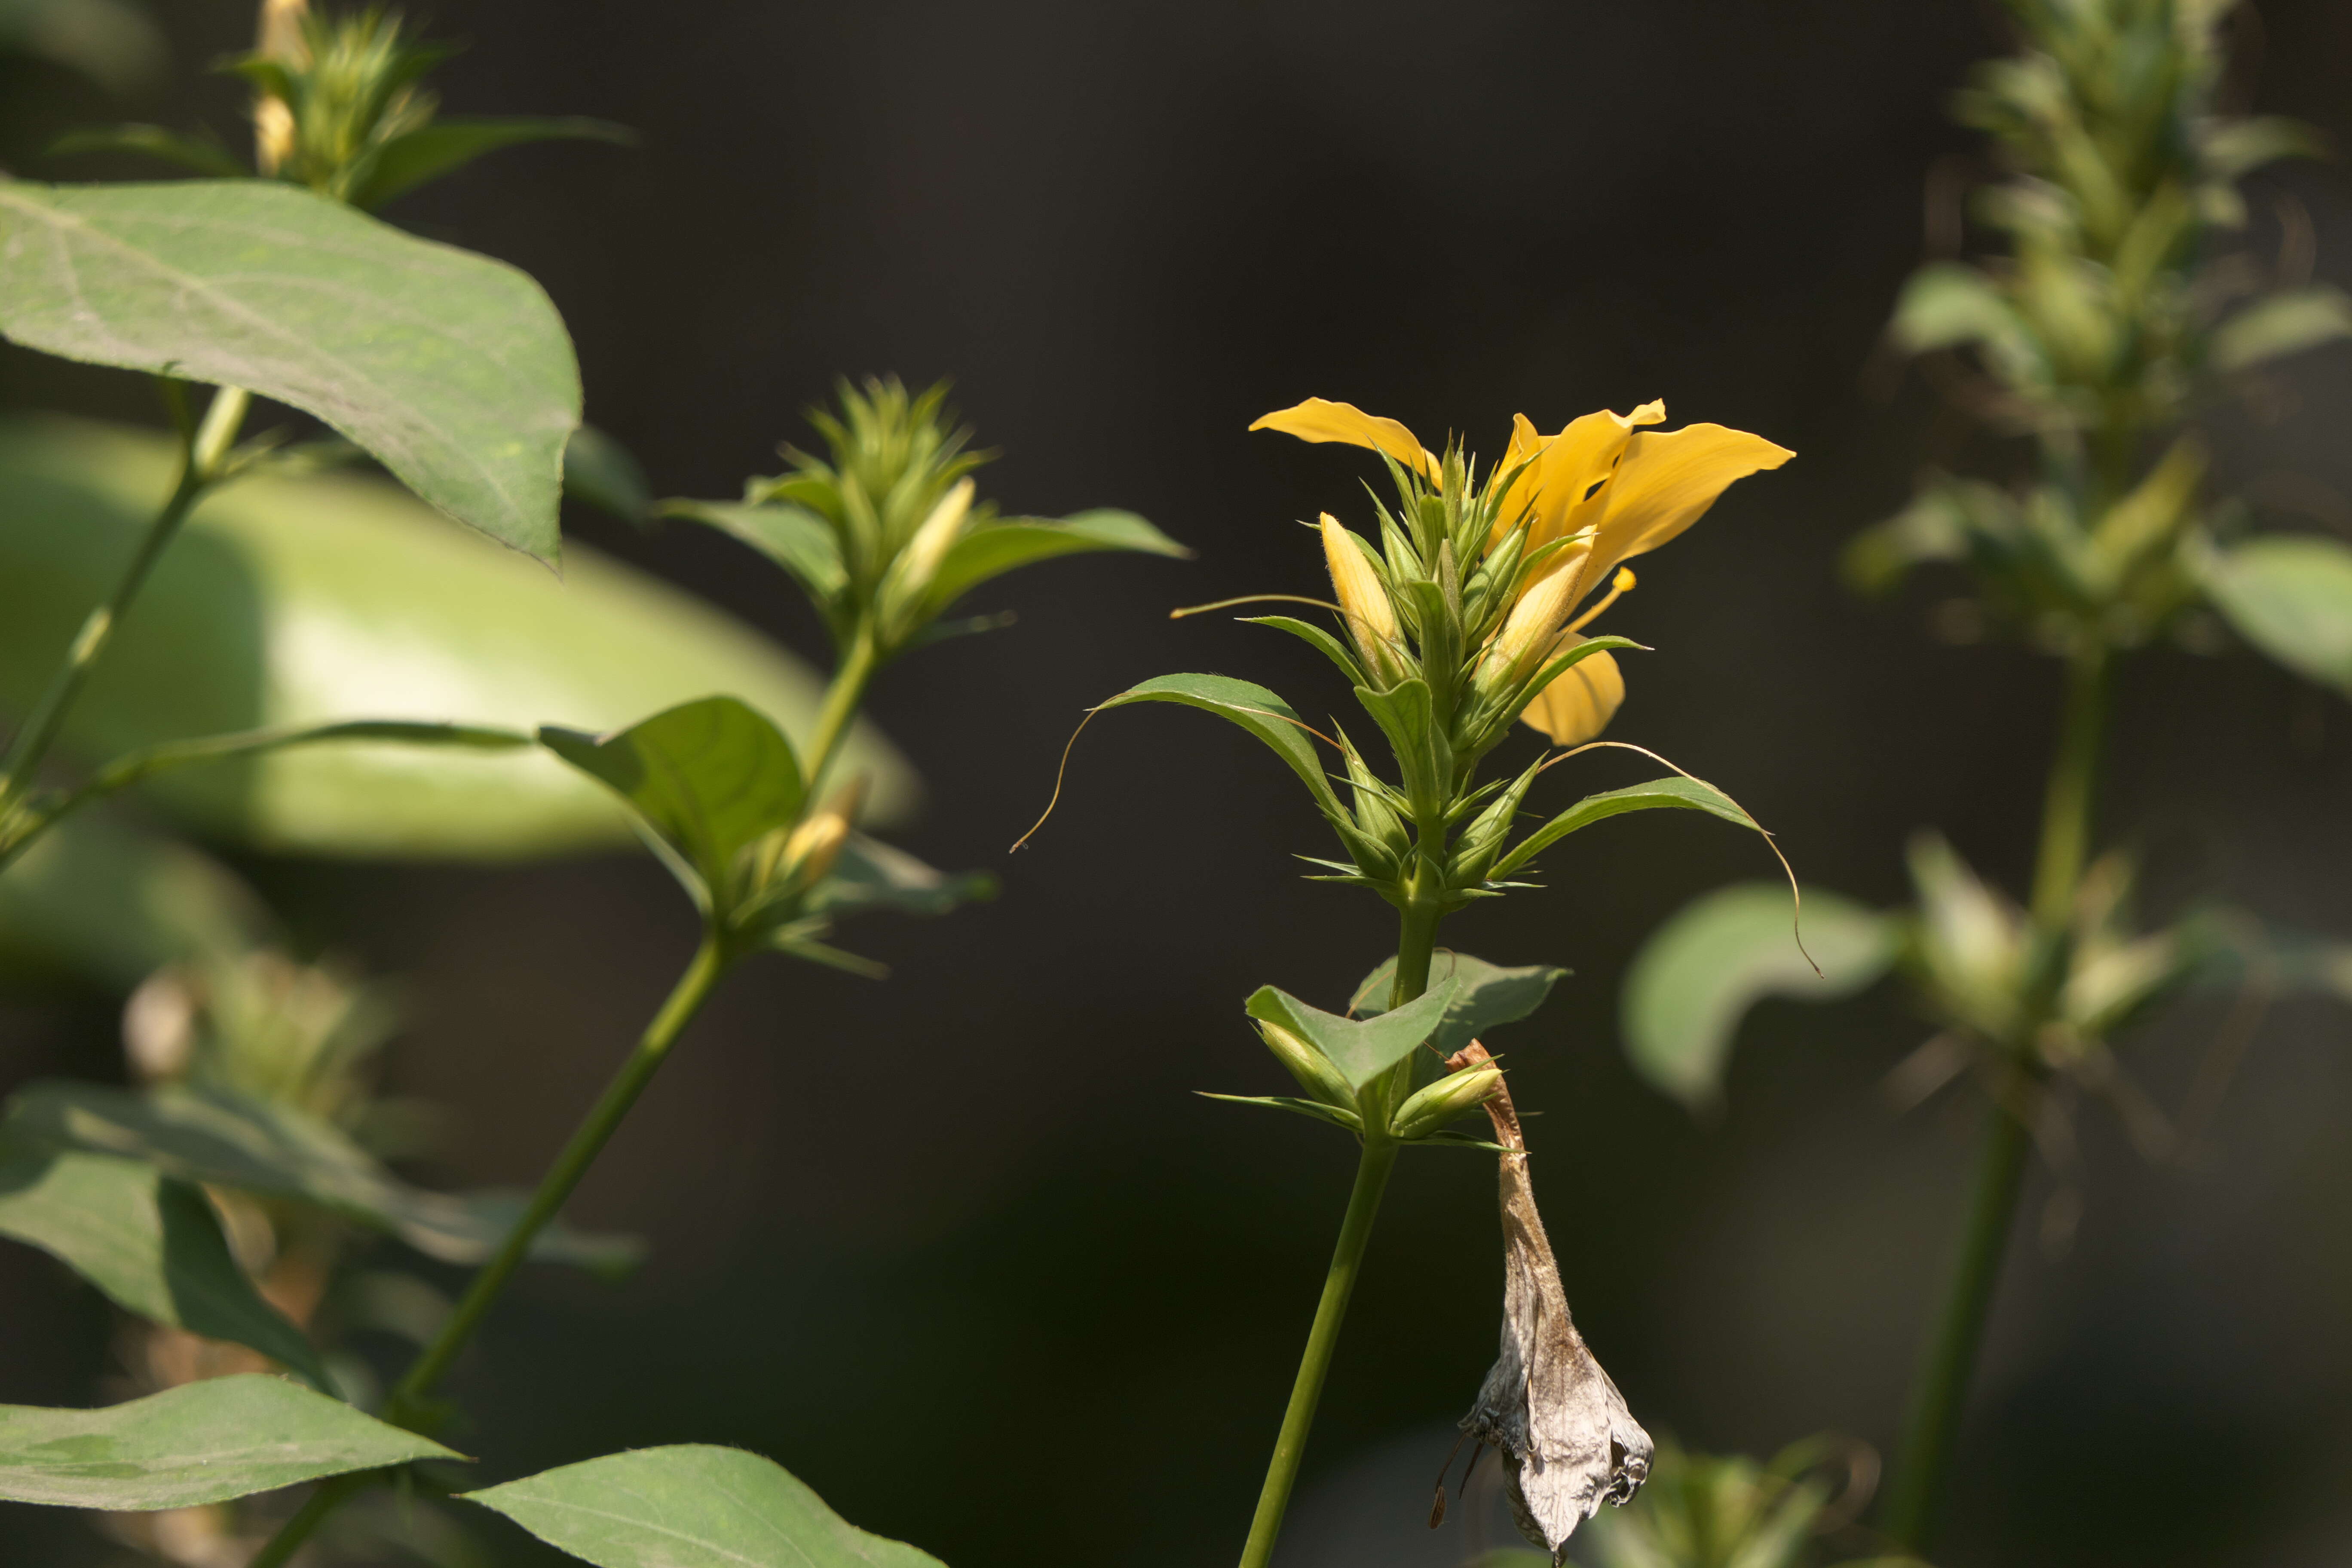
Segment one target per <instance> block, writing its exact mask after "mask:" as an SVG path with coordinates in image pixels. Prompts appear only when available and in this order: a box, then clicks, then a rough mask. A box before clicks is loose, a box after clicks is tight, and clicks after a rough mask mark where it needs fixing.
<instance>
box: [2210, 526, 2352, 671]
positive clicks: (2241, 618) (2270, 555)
mask: <svg viewBox="0 0 2352 1568" xmlns="http://www.w3.org/2000/svg"><path fill="white" fill-rule="evenodd" d="M2202 576H2203V579H2204V584H2205V591H2206V593H2207V594H2208V595H2210V596H2211V597H2212V600H2213V604H2214V605H2215V607H2216V608H2218V609H2219V610H2220V611H2221V614H2222V615H2223V616H2226V617H2227V618H2228V620H2229V622H2230V624H2231V626H2234V627H2236V628H2237V631H2238V635H2239V636H2241V637H2244V638H2245V639H2246V640H2247V641H2248V642H2250V643H2252V644H2253V645H2254V647H2258V648H2260V649H2261V650H2262V651H2263V653H2265V654H2268V655H2269V656H2270V657H2271V658H2274V659H2276V660H2277V661H2278V662H2279V663H2281V664H2283V665H2284V666H2286V667H2287V668H2289V669H2291V670H2294V672H2295V673H2296V674H2297V675H2301V676H2304V677H2305V678H2306V679H2312V680H2316V681H2319V682H2321V683H2322V684H2324V685H2327V686H2333V687H2335V688H2336V689H2337V690H2339V691H2344V692H2347V693H2352V547H2347V546H2346V545H2345V544H2343V543H2342V542H2340V541H2337V540H2334V539H2325V538H2321V537H2319V536H2317V535H2315V534H2271V535H2268V536H2266V537H2264V538H2261V539H2255V540H2252V541H2250V542H2247V543H2244V544H2241V545H2239V546H2238V547H2237V548H2235V549H2233V550H2224V551H2215V552H2210V553H2209V554H2208V555H2207V556H2206V558H2205V560H2204V562H2203V563H2202Z"/></svg>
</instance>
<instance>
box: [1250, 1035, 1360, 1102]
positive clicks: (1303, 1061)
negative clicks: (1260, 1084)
mask: <svg viewBox="0 0 2352 1568" xmlns="http://www.w3.org/2000/svg"><path fill="white" fill-rule="evenodd" d="M1257 1032H1258V1034H1259V1035H1260V1036H1261V1037H1264V1039H1265V1048H1266V1049H1267V1050H1269V1051H1272V1052H1273V1053H1274V1059H1275V1060H1276V1061H1278V1062H1280V1063H1281V1064H1282V1066H1283V1068H1284V1070H1285V1071H1286V1072H1288V1073H1289V1074H1290V1076H1291V1077H1293V1078H1295V1079H1297V1080H1298V1087H1299V1088H1301V1089H1305V1090H1306V1091H1307V1093H1309V1094H1311V1095H1313V1096H1314V1097H1315V1098H1316V1099H1318V1100H1321V1101H1322V1102H1323V1103H1324V1104H1326V1105H1336V1106H1338V1107H1339V1109H1341V1110H1355V1109H1356V1091H1355V1089H1353V1088H1351V1087H1350V1086H1349V1082H1348V1080H1347V1079H1345V1078H1343V1077H1341V1076H1340V1073H1339V1068H1336V1067H1333V1066H1332V1065H1331V1058H1329V1057H1327V1056H1325V1055H1324V1054H1323V1053H1322V1052H1321V1051H1318V1050H1317V1049H1316V1048H1315V1047H1313V1046H1311V1045H1308V1044H1307V1042H1306V1041H1305V1040H1302V1039H1300V1038H1299V1037H1297V1035H1294V1034H1292V1033H1291V1032H1290V1031H1289V1030H1287V1029H1286V1028H1284V1027H1283V1026H1281V1025H1279V1024H1267V1023H1263V1022H1261V1023H1260V1024H1259V1025H1258V1026H1257Z"/></svg>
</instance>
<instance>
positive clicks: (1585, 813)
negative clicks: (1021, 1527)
mask: <svg viewBox="0 0 2352 1568" xmlns="http://www.w3.org/2000/svg"><path fill="white" fill-rule="evenodd" d="M1662 806H1671V807H1674V808H1676V809H1679V810H1683V811H1703V812H1706V814H1707V815H1708V816H1719V817H1721V818H1722V819H1723V820H1724V821H1726V822H1730V823H1736V824H1738V826H1741V827H1746V828H1750V829H1753V830H1754V831H1756V832H1758V833H1762V832H1763V831H1764V829H1763V828H1761V827H1759V826H1757V822H1756V819H1755V818H1754V817H1752V816H1748V813H1746V812H1745V811H1742V810H1741V809H1740V807H1739V803H1738V801H1736V800H1734V799H1732V798H1731V797H1730V796H1729V795H1726V794H1724V793H1723V792H1722V791H1721V790H1719V789H1717V788H1716V787H1715V786H1714V785H1713V784H1708V783H1707V782H1706V780H1704V779H1692V778H1684V777H1682V776H1680V775H1679V774H1678V775H1676V776H1675V777H1673V778H1664V779H1652V780H1651V781H1650V782H1649V783H1648V784H1632V785H1628V786H1627V787H1626V788H1624V789H1612V790H1609V791H1607V792H1605V793H1603V794H1601V795H1586V796H1585V797H1584V798H1583V799H1582V800H1580V801H1578V802H1577V803H1576V804H1575V805H1571V806H1570V807H1569V808H1568V809H1567V810H1566V811H1563V812H1561V813H1560V814H1559V816H1555V817H1553V818H1552V819H1551V820H1550V821H1549V822H1547V823H1545V824H1544V825H1543V826H1541V827H1538V828H1537V829H1536V830H1535V831H1534V832H1533V833H1530V834H1528V836H1527V837H1525V838H1523V839H1521V840H1520V841H1519V843H1518V845H1517V847H1515V848H1513V849H1512V850H1511V852H1510V853H1509V854H1507V855H1506V856H1504V857H1503V858H1502V859H1500V860H1499V861H1497V862H1496V865H1495V869H1494V871H1493V872H1492V873H1491V876H1492V878H1493V879H1496V880H1499V879H1502V878H1505V877H1507V876H1509V875H1510V874H1511V873H1512V872H1514V871H1516V870H1517V869H1518V868H1520V867H1522V866H1525V865H1526V864H1527V863H1528V861H1530V860H1532V859H1534V858H1536V857H1537V856H1538V855H1540V854H1542V853H1543V852H1544V851H1545V850H1546V849H1549V848H1550V847H1552V846H1553V845H1554V844H1557V843H1559V841H1560V840H1561V839H1563V838H1565V837H1568V836H1569V835H1570V834H1571V833H1574V832H1575V831H1577V829H1579V828H1581V827H1590V826H1592V825H1593V824H1594V823H1596V822H1600V821H1602V820H1604V819H1606V818H1608V817H1612V816H1623V815H1624V814H1625V813H1626V812H1629V811H1653V810H1656V809H1657V808H1659V807H1662Z"/></svg>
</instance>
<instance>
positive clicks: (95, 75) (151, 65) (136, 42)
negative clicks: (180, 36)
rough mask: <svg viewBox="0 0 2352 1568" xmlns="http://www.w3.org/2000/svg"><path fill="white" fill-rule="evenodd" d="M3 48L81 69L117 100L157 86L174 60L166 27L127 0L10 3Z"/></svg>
mask: <svg viewBox="0 0 2352 1568" xmlns="http://www.w3.org/2000/svg"><path fill="white" fill-rule="evenodd" d="M0 49H5V50H20V51H22V52H23V53H26V54H28V55H33V56H37V57H38V58H42V59H47V60H50V61H54V62H55V63H56V64H58V65H61V66H65V67H68V68H70V69H73V70H78V71H79V72H81V73H82V75H84V76H86V77H88V78H89V79H90V80H92V81H94V82H96V83H98V85H99V86H100V87H102V88H104V89H106V90H107V91H109V92H111V93H114V94H116V95H118V96H121V95H124V94H128V93H132V92H138V91H142V90H143V89H148V88H151V87H152V86H153V85H154V84H155V83H156V81H157V80H158V79H161V78H162V76H163V71H164V68H165V67H166V66H167V65H168V64H169V63H170V61H171V47H170V46H169V45H168V44H166V43H165V42H164V39H163V32H162V31H161V29H159V28H158V27H157V26H155V24H154V22H153V20H152V18H150V17H149V16H148V15H147V14H146V12H145V11H144V10H142V8H140V7H139V6H137V5H131V4H129V3H128V0H6V3H5V4H0Z"/></svg>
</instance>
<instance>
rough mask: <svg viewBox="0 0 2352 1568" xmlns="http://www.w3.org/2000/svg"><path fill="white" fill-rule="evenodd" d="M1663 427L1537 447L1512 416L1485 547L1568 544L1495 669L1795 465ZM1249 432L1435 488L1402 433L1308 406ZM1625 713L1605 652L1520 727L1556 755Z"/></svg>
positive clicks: (1525, 656)
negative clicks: (1374, 463) (1536, 734)
mask: <svg viewBox="0 0 2352 1568" xmlns="http://www.w3.org/2000/svg"><path fill="white" fill-rule="evenodd" d="M1665 417H1666V405H1664V403H1662V402H1652V403H1645V404H1643V405H1641V406H1640V407H1639V408H1636V409H1635V410H1633V413H1631V414H1616V413H1612V412H1611V411H1609V410H1608V409H1605V408H1604V409H1602V410H1601V411H1600V412H1598V413H1594V414H1588V415H1586V416H1583V417H1582V418H1580V419H1576V420H1572V421H1570V423H1569V425H1568V426H1567V427H1566V428H1564V429H1563V430H1561V431H1560V433H1559V435H1557V436H1549V437H1547V436H1542V435H1539V434H1538V433H1537V430H1536V427H1535V425H1534V422H1533V421H1531V420H1529V419H1528V416H1526V415H1524V414H1520V415H1516V416H1513V417H1512V420H1511V439H1510V444H1509V446H1508V447H1507V449H1506V451H1505V453H1504V457H1503V460H1502V462H1501V463H1499V464H1498V465H1496V467H1495V468H1493V469H1492V470H1491V471H1490V472H1489V475H1488V479H1487V482H1488V483H1489V484H1493V483H1496V482H1498V481H1499V480H1501V479H1503V478H1504V477H1505V476H1507V475H1509V474H1511V473H1512V472H1513V471H1514V470H1520V471H1519V472H1518V474H1517V478H1516V479H1512V480H1511V483H1510V488H1509V489H1507V491H1505V492H1504V495H1503V497H1502V504H1501V506H1500V508H1499V510H1498V511H1497V515H1496V522H1495V531H1494V533H1493V535H1492V536H1491V537H1490V538H1489V539H1488V541H1487V547H1488V548H1489V549H1492V548H1493V547H1494V546H1495V545H1496V543H1498V542H1501V540H1502V538H1503V536H1504V535H1505V534H1507V533H1508V532H1509V531H1510V530H1511V529H1512V528H1514V527H1516V526H1517V524H1518V522H1519V521H1520V520H1521V519H1522V517H1524V518H1525V519H1526V520H1527V523H1528V540H1527V548H1528V550H1529V551H1533V550H1536V549H1538V548H1540V547H1541V546H1543V545H1546V544H1549V543H1551V542H1554V541H1556V540H1565V541H1567V543H1566V544H1565V545H1564V546H1563V547H1562V548H1561V549H1559V551H1558V552H1555V553H1554V554H1553V555H1552V556H1551V557H1550V558H1549V562H1548V563H1547V564H1546V566H1545V568H1544V570H1543V571H1542V573H1541V574H1539V575H1538V577H1537V578H1536V580H1535V581H1533V582H1531V583H1529V584H1528V585H1527V586H1526V587H1525V588H1524V589H1523V590H1522V591H1521V598H1520V601H1519V602H1518V603H1517V604H1516V605H1513V606H1512V609H1511V613H1510V615H1509V616H1507V618H1506V620H1505V623H1504V626H1503V628H1502V630H1501V631H1500V632H1499V633H1498V634H1497V635H1496V641H1495V644H1494V645H1493V647H1491V648H1490V650H1489V658H1491V659H1494V660H1497V661H1499V663H1498V665H1497V668H1502V667H1505V666H1507V667H1510V668H1517V669H1518V670H1520V671H1521V679H1524V678H1525V671H1526V670H1527V669H1528V668H1532V667H1533V663H1534V661H1535V660H1538V659H1541V658H1549V657H1550V656H1551V655H1552V654H1553V653H1554V652H1556V651H1558V648H1559V647H1562V646H1572V645H1567V644H1565V643H1563V642H1560V641H1559V640H1558V639H1559V638H1560V637H1564V636H1565V635H1566V634H1565V633H1563V632H1562V631H1561V628H1562V627H1566V628H1568V631H1570V632H1572V631H1574V630H1576V629H1579V628H1580V627H1581V626H1582V625H1583V624H1584V620H1590V619H1591V616H1592V614H1594V613H1597V610H1598V609H1599V608H1600V607H1601V606H1596V607H1595V611H1591V612H1587V614H1586V616H1584V618H1583V620H1579V621H1576V622H1573V623H1570V620H1569V616H1570V613H1571V612H1572V611H1573V610H1574V608H1575V606H1576V605H1577V604H1578V603H1579V602H1580V601H1581V600H1583V599H1584V598H1585V597H1586V596H1587V595H1590V594H1591V592H1592V591H1593V590H1594V589H1596V588H1598V587H1599V586H1601V584H1603V583H1606V582H1608V581H1610V578H1611V575H1612V574H1613V573H1615V572H1616V571H1617V569H1618V567H1619V566H1620V565H1622V563H1624V562H1626V561H1630V560H1631V559H1633V557H1634V556H1636V555H1641V554H1643V553H1645V552H1649V551H1652V550H1655V549H1656V548H1657V547H1658V546H1659V545H1661V544H1664V543H1665V542H1667V541H1669V540H1671V539H1673V538H1674V537H1675V535H1676V534H1679V533H1681V532H1682V531H1684V530H1685V529H1686V528H1688V527H1690V525H1691V524H1692V523H1694V522H1696V521H1698V520H1699V518H1700V517H1701V516H1703V515H1704V514H1705V513H1706V509H1707V508H1708V507H1711V506H1713V505H1714V504H1715V501H1716V498H1717V497H1718V496H1720V495H1722V494H1723V492H1724V491H1725V490H1726V489H1729V488H1730V487H1731V485H1732V483H1733V482H1734V481H1735V480H1738V479H1746V478H1747V477H1748V475H1750V474H1753V473H1758V472H1760V471H1762V470H1764V469H1767V468H1779V467H1780V465H1781V464H1783V463H1785V462H1787V461H1788V460H1789V459H1790V458H1792V457H1794V456H1796V454H1795V453H1793V452H1791V451H1790V450H1789V449H1788V448H1787V447H1780V446H1776V445H1775V444H1773V443H1772V442H1770V441H1767V440H1766V439H1764V437H1761V436H1751V435H1749V434H1748V432H1747V431H1745V430H1733V429H1729V428H1727V427H1726V426H1721V425H1686V426H1683V428H1681V429H1679V430H1654V429H1650V428H1647V427H1648V426H1654V425H1662V424H1664V422H1665ZM1250 428H1251V429H1253V430H1281V431H1285V432H1286V433H1288V434H1290V435H1293V436H1296V437H1298V438H1299V439H1301V440H1304V441H1346V442H1349V443H1351V444H1352V445H1355V446H1358V447H1370V448H1372V449H1373V450H1375V451H1381V452H1386V453H1388V454H1389V455H1390V456H1391V457H1392V458H1396V459H1397V460H1398V461H1399V462H1401V463H1403V464H1404V465H1406V466H1407V467H1408V468H1413V469H1415V470H1416V471H1417V472H1419V473H1420V474H1421V475H1422V476H1423V478H1424V479H1431V480H1434V479H1436V478H1437V477H1438V461H1437V459H1436V458H1434V457H1433V456H1432V455H1431V454H1430V452H1429V451H1428V449H1427V448H1425V447H1423V446H1422V444H1421V442H1420V440H1419V438H1418V437H1415V436H1414V435H1413V433H1412V431H1411V430H1408V429H1407V428H1405V426H1402V425H1401V424H1399V423H1398V422H1397V421H1396V420H1393V419H1382V418H1380V417H1378V416H1373V415H1370V414H1367V413H1365V412H1364V411H1363V410H1362V409H1360V408H1357V407H1355V406H1353V405H1350V404H1346V403H1331V402H1328V401H1326V400H1325V399H1323V398H1320V397H1310V398H1308V399H1307V401H1306V402H1304V403H1301V404H1299V405H1297V406H1296V407H1294V408H1285V409H1281V410H1279V411H1277V412H1276V413H1273V414H1269V415H1267V416H1265V417H1264V418H1262V419H1260V420H1258V421H1257V422H1256V423H1255V424H1254V425H1252V426H1250ZM1523 465H1524V467H1522V466H1523ZM1630 586H1632V581H1631V574H1624V578H1623V580H1622V582H1621V583H1620V584H1619V587H1618V590H1617V591H1618V592H1622V591H1623V590H1624V589H1625V588H1627V587H1630ZM1613 596H1614V595H1612V597H1613ZM1623 700H1625V681H1624V677H1623V675H1622V673H1621V672H1620V671H1619V670H1618V668H1617V665H1616V661H1615V660H1613V659H1612V658H1610V657H1609V655H1607V654H1606V653H1599V654H1593V655H1591V656H1590V657H1588V658H1585V659H1584V660H1583V661H1582V662H1581V663H1580V664H1577V665H1575V666H1572V667H1571V668H1569V669H1568V670H1567V671H1565V672H1564V673H1562V674H1561V675H1560V676H1559V678H1558V679H1555V680H1554V681H1553V682H1552V683H1551V684H1550V685H1549V686H1548V687H1546V688H1545V689H1543V690H1542V691H1541V692H1539V693H1538V694H1537V697H1536V699H1535V700H1534V701H1533V702H1531V703H1530V704H1528V709H1527V711H1526V713H1525V715H1524V717H1525V718H1526V720H1527V721H1528V723H1529V724H1532V725H1534V726H1535V727H1536V728H1537V729H1538V730H1540V731H1543V732H1544V733H1545V734H1546V735H1548V736H1549V737H1551V739H1552V740H1553V741H1554V742H1556V743H1558V744H1560V745H1575V744H1578V743H1579V742H1583V741H1588V740H1591V738H1592V737H1593V736H1595V735H1597V734H1599V733H1600V732H1601V729H1602V728H1603V727H1604V726H1606V725H1607V724H1608V722H1609V720H1610V717H1611V715H1612V714H1614V713H1615V712H1616V711H1617V705H1618V704H1619V703H1621V702H1622V701H1623Z"/></svg>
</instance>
